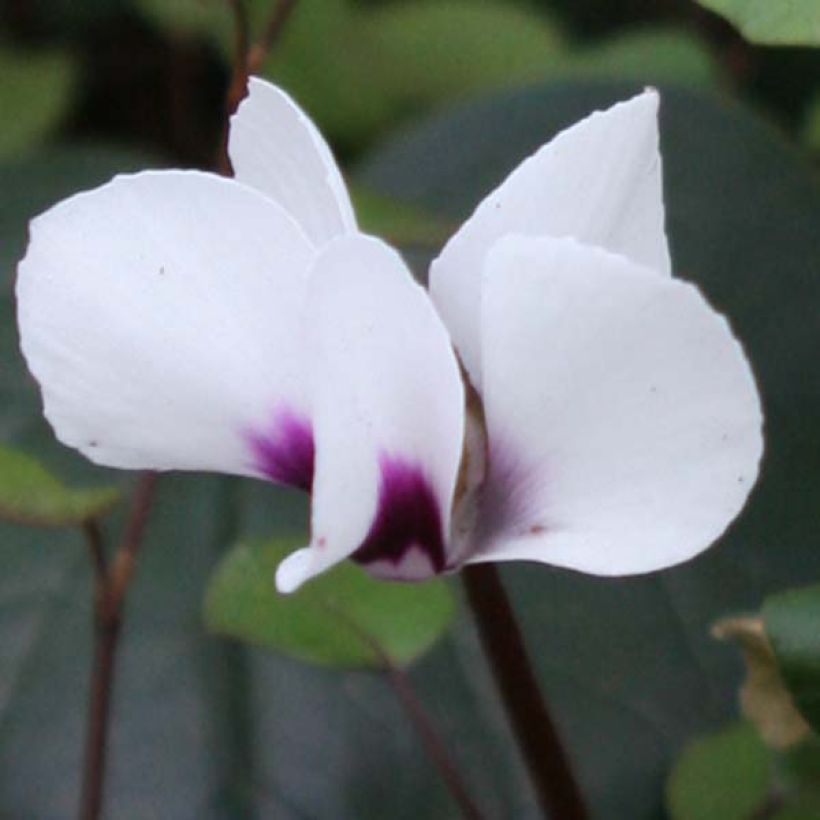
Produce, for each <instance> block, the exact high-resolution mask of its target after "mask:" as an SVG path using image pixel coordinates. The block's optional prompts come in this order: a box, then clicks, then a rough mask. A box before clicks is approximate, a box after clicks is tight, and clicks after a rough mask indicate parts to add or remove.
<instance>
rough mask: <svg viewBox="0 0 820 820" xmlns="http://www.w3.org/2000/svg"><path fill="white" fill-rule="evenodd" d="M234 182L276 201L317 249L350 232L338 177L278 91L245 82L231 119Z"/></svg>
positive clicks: (313, 134) (315, 135)
mask: <svg viewBox="0 0 820 820" xmlns="http://www.w3.org/2000/svg"><path fill="white" fill-rule="evenodd" d="M228 152H229V154H230V158H231V164H232V165H233V168H234V174H235V176H236V179H238V180H239V181H240V182H244V183H245V184H246V185H250V186H251V187H253V188H256V189H257V190H259V191H261V192H262V193H263V194H265V195H266V196H269V197H270V198H271V199H273V200H274V201H276V202H278V203H279V204H280V205H281V206H282V207H283V208H284V209H285V210H286V211H287V212H288V213H289V214H290V215H291V216H292V217H293V218H294V219H295V220H296V221H297V222H298V223H299V225H300V226H301V228H302V229H303V230H304V231H305V233H306V234H307V235H308V236H309V237H310V239H311V240H312V241H313V242H314V243H315V244H317V245H323V244H324V243H325V242H327V241H329V240H330V239H332V238H333V237H334V236H338V235H339V234H342V233H348V232H350V231H355V230H356V217H355V216H354V214H353V207H352V205H351V204H350V197H349V196H348V193H347V188H346V187H345V183H344V180H343V179H342V175H341V173H340V172H339V168H338V166H337V165H336V161H335V160H334V159H333V155H332V154H331V152H330V149H329V148H328V146H327V143H326V142H325V141H324V139H323V138H322V135H321V134H320V133H319V131H318V129H317V128H316V126H315V125H314V124H313V123H312V122H311V120H310V118H309V117H308V116H307V114H305V112H304V111H303V110H302V109H301V108H299V106H298V105H297V104H296V103H295V102H294V100H293V99H291V97H289V96H288V95H287V94H286V93H285V92H284V91H282V89H281V88H277V87H276V86H275V85H272V84H271V83H269V82H266V81H265V80H260V79H259V78H257V77H251V79H250V81H249V83H248V96H247V97H245V99H244V100H243V101H242V103H241V104H240V106H239V108H238V109H237V112H236V114H234V115H233V117H232V118H231V127H230V139H229V144H228Z"/></svg>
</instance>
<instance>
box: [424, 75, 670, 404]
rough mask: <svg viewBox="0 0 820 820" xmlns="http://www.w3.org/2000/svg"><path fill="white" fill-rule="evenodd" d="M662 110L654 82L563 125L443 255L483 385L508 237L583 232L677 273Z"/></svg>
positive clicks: (444, 276) (464, 340) (451, 312)
mask: <svg viewBox="0 0 820 820" xmlns="http://www.w3.org/2000/svg"><path fill="white" fill-rule="evenodd" d="M657 111H658V95H657V93H656V92H655V91H647V92H644V93H643V94H641V95H639V96H637V97H635V98H633V99H632V100H629V101H627V102H623V103H619V104H618V105H615V106H613V107H612V108H610V109H609V110H607V111H604V112H596V113H595V114H592V115H591V116H590V117H587V118H586V119H585V120H582V121H581V122H579V123H577V124H576V125H574V126H572V127H571V128H568V129H567V130H566V131H562V132H561V133H560V134H558V136H557V137H555V139H553V140H552V141H551V142H549V143H547V145H545V146H543V147H542V148H541V149H539V150H538V151H537V152H536V153H535V154H533V155H532V156H531V157H530V158H529V159H527V160H525V161H524V162H522V163H521V165H519V166H518V167H517V168H516V169H515V170H514V171H513V172H512V173H511V174H510V176H508V177H507V179H506V180H505V181H504V182H503V183H502V184H501V185H500V186H499V187H498V188H496V190H495V191H493V192H492V193H491V194H490V195H489V196H488V197H487V198H486V199H485V200H484V201H483V202H482V203H481V204H480V205H479V206H478V208H477V209H476V211H475V213H474V214H473V215H472V216H471V217H470V219H468V220H467V222H465V223H464V225H463V226H462V227H461V229H460V230H459V231H458V232H457V233H456V234H455V235H454V236H453V237H452V238H451V239H450V241H449V242H448V243H447V245H446V246H445V248H444V250H443V251H442V252H441V255H440V256H439V257H438V259H436V260H435V261H434V262H433V266H432V268H431V271H430V290H431V293H432V296H433V301H434V302H435V303H436V307H437V308H438V310H439V312H440V314H441V316H442V317H443V319H444V322H445V324H446V325H447V327H448V328H449V329H450V333H451V335H452V337H453V340H454V342H455V345H456V348H457V349H458V351H459V354H460V355H461V359H462V361H463V362H464V366H465V367H466V368H467V372H468V373H469V374H470V378H471V380H472V381H473V384H474V385H475V386H476V387H477V388H480V380H481V366H480V362H481V341H480V331H479V315H480V312H481V283H482V270H483V265H484V261H485V257H486V254H487V251H488V250H489V248H490V247H491V246H492V245H493V243H494V242H495V241H496V240H497V239H498V238H500V237H502V236H504V235H505V234H508V233H515V234H523V235H525V236H554V237H561V236H573V237H575V238H576V239H578V240H580V241H581V242H584V243H586V244H589V245H596V246H599V247H601V248H605V249H606V250H609V251H612V252H614V253H618V254H621V255H623V256H626V257H628V258H629V259H631V260H633V261H634V262H637V263H639V264H641V265H644V266H646V267H649V268H652V269H653V270H656V271H658V272H659V273H663V274H669V272H670V261H669V250H668V248H667V243H666V235H665V233H664V211H663V200H662V190H661V188H662V186H661V161H660V155H659V153H658V123H657Z"/></svg>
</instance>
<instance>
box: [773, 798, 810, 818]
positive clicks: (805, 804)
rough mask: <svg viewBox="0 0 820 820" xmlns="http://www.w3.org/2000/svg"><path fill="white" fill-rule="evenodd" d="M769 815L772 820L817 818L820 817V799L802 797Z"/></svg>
mask: <svg viewBox="0 0 820 820" xmlns="http://www.w3.org/2000/svg"><path fill="white" fill-rule="evenodd" d="M769 816H770V817H771V818H772V820H817V818H818V817H820V800H817V799H815V798H812V797H800V798H797V799H796V800H795V801H794V802H791V803H789V805H788V806H784V807H783V808H781V809H778V810H777V811H775V812H774V813H773V814H771V815H769Z"/></svg>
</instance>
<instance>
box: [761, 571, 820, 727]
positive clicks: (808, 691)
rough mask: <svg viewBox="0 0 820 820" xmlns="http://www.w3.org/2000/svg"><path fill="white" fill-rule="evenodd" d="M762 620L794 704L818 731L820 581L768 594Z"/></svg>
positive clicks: (819, 696)
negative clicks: (817, 583)
mask: <svg viewBox="0 0 820 820" xmlns="http://www.w3.org/2000/svg"><path fill="white" fill-rule="evenodd" d="M763 620H764V622H765V625H766V634H767V635H768V637H769V640H770V641H771V644H772V648H773V649H774V653H775V656H776V657H777V662H778V664H779V666H780V672H781V674H782V676H783V679H784V680H785V682H786V685H787V686H788V687H789V690H790V691H791V693H792V696H793V697H794V701H795V703H796V704H797V708H798V709H799V710H800V712H801V713H802V714H803V716H804V717H805V718H806V720H807V721H808V722H809V724H811V726H812V728H813V729H814V730H815V732H820V585H816V586H811V587H804V588H802V589H793V590H790V591H788V592H783V593H780V594H778V595H773V596H771V597H770V598H767V599H766V602H765V604H764V606H763Z"/></svg>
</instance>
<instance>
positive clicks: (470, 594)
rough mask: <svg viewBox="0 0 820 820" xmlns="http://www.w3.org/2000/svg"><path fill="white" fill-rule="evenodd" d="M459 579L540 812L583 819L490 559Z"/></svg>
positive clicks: (555, 734) (574, 787) (581, 804)
mask: <svg viewBox="0 0 820 820" xmlns="http://www.w3.org/2000/svg"><path fill="white" fill-rule="evenodd" d="M462 579H463V581H464V587H465V590H466V592H467V600H468V601H469V604H470V607H471V609H472V611H473V616H474V617H475V620H476V623H477V625H478V632H479V635H480V637H481V643H482V645H483V647H484V652H485V654H486V656H487V660H488V661H489V664H490V667H491V668H492V671H493V677H494V678H495V682H496V685H497V686H498V689H499V692H500V693H501V697H502V699H503V701H504V706H505V708H506V711H507V717H508V718H509V720H510V723H511V724H512V727H513V730H514V732H515V736H516V739H517V741H518V745H519V748H520V750H521V753H522V755H523V757H524V760H525V761H526V763H527V768H528V769H529V773H530V777H531V778H532V782H533V785H534V787H535V790H536V793H537V796H538V800H539V803H540V805H541V808H542V810H543V812H544V814H545V816H549V817H552V818H555V820H586V818H587V817H588V814H587V811H586V808H585V806H584V801H583V797H582V795H581V791H580V789H579V788H578V784H577V782H576V780H575V776H574V775H573V773H572V769H571V767H570V763H569V758H568V756H567V753H566V752H565V750H564V747H563V745H562V744H561V739H560V737H559V735H558V731H557V729H556V727H555V724H554V723H553V720H552V718H551V717H550V714H549V712H548V710H547V706H546V703H545V701H544V698H543V697H542V695H541V691H540V689H539V687H538V681H537V679H536V677H535V673H534V671H533V668H532V664H531V662H530V659H529V656H528V655H527V649H526V646H525V644H524V638H523V635H522V633H521V629H520V627H519V626H518V622H517V621H516V618H515V613H514V612H513V608H512V606H511V604H510V601H509V598H508V597H507V593H506V592H505V591H504V586H503V585H502V583H501V578H500V577H499V574H498V570H497V569H496V568H495V566H494V565H493V564H490V563H487V564H470V565H468V566H466V567H465V568H464V569H463V570H462Z"/></svg>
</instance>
